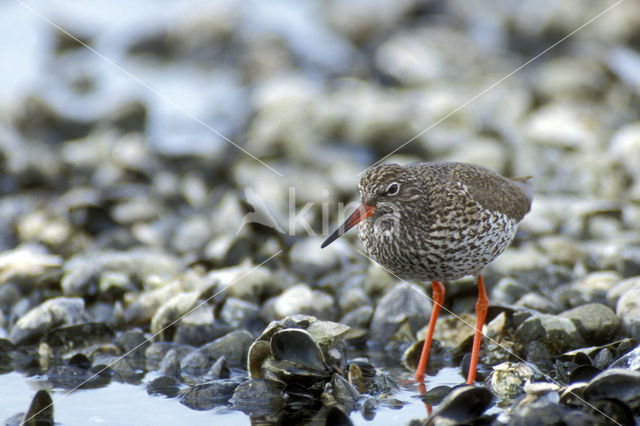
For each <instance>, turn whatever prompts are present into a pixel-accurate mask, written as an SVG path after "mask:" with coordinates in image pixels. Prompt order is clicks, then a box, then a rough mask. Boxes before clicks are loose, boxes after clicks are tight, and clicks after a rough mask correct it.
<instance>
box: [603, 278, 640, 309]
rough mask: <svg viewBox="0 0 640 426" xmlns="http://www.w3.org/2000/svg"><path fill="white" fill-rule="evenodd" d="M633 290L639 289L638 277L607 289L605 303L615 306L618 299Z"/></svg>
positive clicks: (639, 281)
mask: <svg viewBox="0 0 640 426" xmlns="http://www.w3.org/2000/svg"><path fill="white" fill-rule="evenodd" d="M633 288H640V277H631V278H627V279H625V280H622V281H620V282H618V283H616V284H615V285H613V286H612V287H611V288H609V290H607V302H609V303H610V304H611V306H615V305H617V304H618V300H620V297H622V295H623V294H625V293H626V292H627V291H629V290H631V289H633Z"/></svg>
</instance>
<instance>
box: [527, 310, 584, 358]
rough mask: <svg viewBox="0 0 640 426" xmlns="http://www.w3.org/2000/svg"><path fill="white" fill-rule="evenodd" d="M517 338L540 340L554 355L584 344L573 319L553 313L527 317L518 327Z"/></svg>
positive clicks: (528, 340)
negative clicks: (553, 314)
mask: <svg viewBox="0 0 640 426" xmlns="http://www.w3.org/2000/svg"><path fill="white" fill-rule="evenodd" d="M515 338H516V339H518V340H519V341H521V342H524V343H527V342H531V341H533V340H538V341H540V342H541V343H542V344H544V346H545V347H546V348H547V350H548V351H549V353H550V354H552V355H554V354H555V355H557V354H561V353H564V352H567V351H569V350H571V349H576V348H579V347H582V346H584V340H583V339H582V336H581V335H580V333H579V332H578V329H577V328H576V326H575V325H574V324H573V322H571V320H569V319H567V318H560V317H555V316H552V315H534V316H532V317H530V318H528V319H526V320H525V321H524V322H523V323H522V324H521V325H520V326H519V327H518V328H517V329H516V331H515Z"/></svg>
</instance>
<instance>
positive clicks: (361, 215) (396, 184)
mask: <svg viewBox="0 0 640 426" xmlns="http://www.w3.org/2000/svg"><path fill="white" fill-rule="evenodd" d="M358 191H359V192H360V201H361V204H360V207H358V209H357V210H356V211H354V212H353V213H352V214H351V216H349V217H348V218H347V220H346V221H345V222H344V223H343V224H342V225H341V226H340V227H339V228H338V229H336V230H335V231H334V232H333V233H332V234H331V235H330V236H329V237H328V238H327V239H326V240H325V242H324V243H322V247H323V248H324V247H326V246H328V245H329V244H331V243H332V242H333V241H335V240H336V239H337V238H339V237H340V236H341V235H342V234H344V233H345V232H347V231H348V230H349V229H351V228H353V227H354V226H355V225H357V224H358V223H359V222H361V221H362V220H364V219H366V218H368V217H373V218H376V217H381V216H383V215H387V214H395V215H399V213H398V212H400V211H401V209H400V207H401V206H402V205H403V204H404V203H407V202H410V201H411V200H414V199H416V198H417V197H420V195H421V189H420V186H419V185H418V184H417V183H416V180H415V178H414V177H413V175H412V174H411V172H410V171H408V170H407V169H406V168H405V167H402V166H400V165H398V164H395V163H386V164H380V165H378V166H375V167H372V168H370V169H367V170H366V171H365V172H364V173H363V174H362V177H361V178H360V183H358Z"/></svg>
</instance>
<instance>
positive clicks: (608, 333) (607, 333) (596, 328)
mask: <svg viewBox="0 0 640 426" xmlns="http://www.w3.org/2000/svg"><path fill="white" fill-rule="evenodd" d="M560 317H562V318H567V319H569V320H571V321H572V322H573V324H574V325H575V326H576V327H577V328H578V331H579V332H580V334H581V335H582V337H583V339H584V341H585V342H586V343H587V344H588V345H601V344H604V343H607V342H609V341H611V337H612V336H615V335H616V333H617V331H618V327H619V326H620V321H619V320H618V317H617V316H616V313H615V312H614V311H613V310H612V309H611V308H609V307H608V306H606V305H603V304H601V303H589V304H586V305H582V306H578V307H576V308H573V309H570V310H568V311H564V312H562V313H561V314H560Z"/></svg>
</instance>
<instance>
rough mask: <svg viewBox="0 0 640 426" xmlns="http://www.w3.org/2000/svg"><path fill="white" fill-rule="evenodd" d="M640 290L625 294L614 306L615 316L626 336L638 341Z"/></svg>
mask: <svg viewBox="0 0 640 426" xmlns="http://www.w3.org/2000/svg"><path fill="white" fill-rule="evenodd" d="M639 300H640V288H635V287H633V288H631V289H630V290H628V291H627V292H625V293H624V294H623V295H622V296H621V297H620V299H619V300H618V303H617V305H616V315H618V318H620V323H621V325H622V328H623V329H624V331H625V332H626V333H627V335H628V336H630V337H632V338H634V339H636V340H640V303H639V302H638V301H639Z"/></svg>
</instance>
